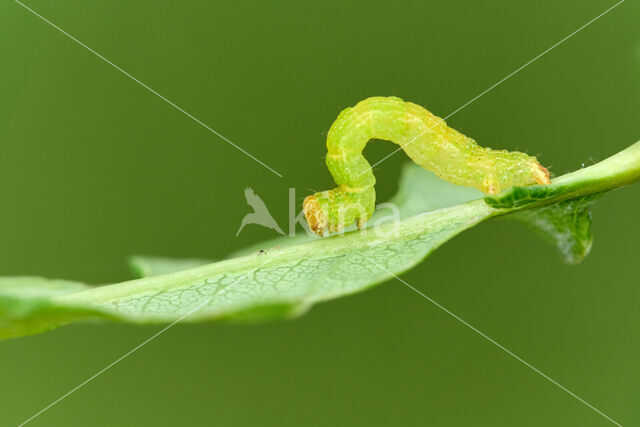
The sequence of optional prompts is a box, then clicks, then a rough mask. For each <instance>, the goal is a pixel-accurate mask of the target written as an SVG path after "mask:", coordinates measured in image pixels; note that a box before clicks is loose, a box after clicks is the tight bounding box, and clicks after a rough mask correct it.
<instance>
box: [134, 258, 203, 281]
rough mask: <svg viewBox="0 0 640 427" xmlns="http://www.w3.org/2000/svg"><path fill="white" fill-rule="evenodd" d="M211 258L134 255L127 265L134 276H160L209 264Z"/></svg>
mask: <svg viewBox="0 0 640 427" xmlns="http://www.w3.org/2000/svg"><path fill="white" fill-rule="evenodd" d="M212 262H213V260H210V259H202V258H166V257H156V256H150V255H134V256H132V257H131V258H129V267H130V268H131V271H132V272H133V274H134V275H135V276H136V277H149V276H160V275H162V274H167V273H173V272H175V271H181V270H188V269H190V268H193V267H200V266H201V265H206V264H211V263H212Z"/></svg>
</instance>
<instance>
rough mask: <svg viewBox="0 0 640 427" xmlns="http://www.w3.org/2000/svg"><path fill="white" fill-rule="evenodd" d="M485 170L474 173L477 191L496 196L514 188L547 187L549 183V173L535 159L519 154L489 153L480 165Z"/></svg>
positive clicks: (481, 169)
mask: <svg viewBox="0 0 640 427" xmlns="http://www.w3.org/2000/svg"><path fill="white" fill-rule="evenodd" d="M482 165H483V166H485V168H484V169H483V168H480V169H479V170H477V171H476V173H478V174H484V175H480V176H479V178H480V179H479V181H478V182H479V183H480V187H479V189H480V190H481V191H482V192H484V193H487V194H498V193H500V192H501V191H503V190H505V189H507V188H510V187H513V186H516V187H526V186H529V185H536V184H538V185H547V184H550V183H551V180H550V179H549V171H548V170H547V168H545V167H544V166H542V165H541V164H540V163H538V160H537V159H536V158H535V157H532V156H529V155H527V154H525V153H520V152H517V151H516V152H506V151H500V152H497V153H493V152H490V154H489V155H488V156H487V157H486V158H485V162H483V164H482Z"/></svg>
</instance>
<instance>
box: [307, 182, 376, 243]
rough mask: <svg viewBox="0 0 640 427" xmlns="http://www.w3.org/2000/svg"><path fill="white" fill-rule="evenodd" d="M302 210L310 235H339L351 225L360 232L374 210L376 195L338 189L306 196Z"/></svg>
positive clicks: (371, 191)
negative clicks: (337, 233)
mask: <svg viewBox="0 0 640 427" xmlns="http://www.w3.org/2000/svg"><path fill="white" fill-rule="evenodd" d="M302 210H303V212H304V216H305V218H306V220H307V223H308V224H309V228H311V231H313V232H314V233H316V234H319V235H320V236H323V235H324V234H325V233H326V232H329V233H334V232H336V231H340V230H341V229H342V228H344V227H346V226H348V225H351V224H353V223H354V222H357V225H358V228H362V226H363V225H364V224H365V222H366V221H367V219H369V217H370V216H371V214H373V211H374V210H375V191H374V190H373V187H369V188H366V189H363V190H362V191H353V190H347V189H345V188H344V187H342V186H340V187H337V188H334V189H333V190H329V191H323V192H320V193H316V194H314V195H313V196H308V197H307V198H306V199H304V202H303V204H302Z"/></svg>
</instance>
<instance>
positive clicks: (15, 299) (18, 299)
mask: <svg viewBox="0 0 640 427" xmlns="http://www.w3.org/2000/svg"><path fill="white" fill-rule="evenodd" d="M87 288H88V286H87V285H84V284H82V283H76V282H69V281H65V280H53V279H44V278H42V277H7V278H0V339H2V338H11V337H15V336H22V335H29V334H35V333H38V332H42V331H45V330H47V329H51V328H55V327H57V326H60V325H63V324H65V323H68V322H70V321H72V320H74V319H75V318H76V317H78V316H82V317H84V316H85V315H89V314H90V310H86V309H84V308H82V307H77V308H74V309H72V310H69V307H65V306H63V305H58V304H54V303H52V301H51V298H52V297H54V296H58V295H64V294H67V293H73V292H79V291H83V290H85V289H87Z"/></svg>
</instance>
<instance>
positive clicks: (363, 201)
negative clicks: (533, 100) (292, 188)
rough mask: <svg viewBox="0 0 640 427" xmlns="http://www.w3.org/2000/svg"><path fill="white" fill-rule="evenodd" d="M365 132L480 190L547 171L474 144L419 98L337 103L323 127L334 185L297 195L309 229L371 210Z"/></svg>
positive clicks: (523, 182) (530, 180) (527, 159)
mask: <svg viewBox="0 0 640 427" xmlns="http://www.w3.org/2000/svg"><path fill="white" fill-rule="evenodd" d="M371 139H384V140H389V141H392V142H394V143H396V144H399V145H400V146H401V148H402V149H403V150H404V151H405V153H407V155H408V156H409V157H410V158H411V159H412V160H413V161H414V162H415V163H417V164H418V165H420V166H422V167H423V168H425V169H427V170H429V171H431V172H433V173H435V174H436V175H437V176H439V177H440V178H442V179H444V180H446V181H449V182H451V183H452V184H457V185H463V186H466V187H473V188H477V189H479V190H481V191H482V192H484V193H489V194H497V193H499V192H501V191H502V190H503V189H505V188H508V187H511V186H527V185H532V184H549V183H550V180H549V171H548V170H547V169H546V168H544V167H543V166H542V165H541V164H540V163H538V161H537V160H536V158H535V157H533V156H529V155H527V154H525V153H521V152H517V151H511V152H510V151H506V150H492V149H490V148H485V147H481V146H479V145H478V144H477V143H476V142H475V141H474V140H473V139H471V138H469V137H467V136H465V135H463V134H461V133H460V132H458V131H456V130H455V129H452V128H450V127H448V126H447V124H446V122H445V121H444V120H443V119H441V118H440V117H437V116H435V115H433V114H431V113H430V112H429V111H427V110H426V109H425V108H423V107H421V106H419V105H416V104H413V103H411V102H405V101H403V100H402V99H400V98H396V97H371V98H367V99H365V100H363V101H360V102H359V103H358V104H356V105H355V106H354V107H351V108H347V109H345V110H343V111H342V112H341V113H340V114H339V115H338V118H337V119H336V121H335V122H333V124H332V125H331V128H330V129H329V133H328V135H327V156H326V164H327V167H328V169H329V172H330V173H331V175H332V176H333V179H334V180H335V182H336V184H337V185H338V186H337V187H336V188H334V189H333V190H328V191H323V192H319V193H315V194H314V195H312V196H308V197H307V198H306V199H305V200H304V202H303V211H304V215H305V218H306V220H307V223H308V224H309V227H310V228H311V230H312V231H314V232H315V233H317V234H319V235H321V236H322V235H324V233H325V232H327V231H328V232H330V233H331V232H335V231H338V230H340V229H342V228H343V227H345V226H346V225H349V224H352V223H353V222H354V221H355V222H356V223H357V226H358V228H362V227H363V226H364V224H365V223H366V221H367V220H368V219H369V217H370V216H371V215H372V214H373V211H374V209H375V200H376V193H375V190H374V185H375V183H376V179H375V177H374V175H373V171H372V170H371V166H370V165H369V163H368V162H367V160H366V159H365V158H364V156H363V155H362V150H363V149H364V147H365V145H366V144H367V142H368V141H369V140H371Z"/></svg>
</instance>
